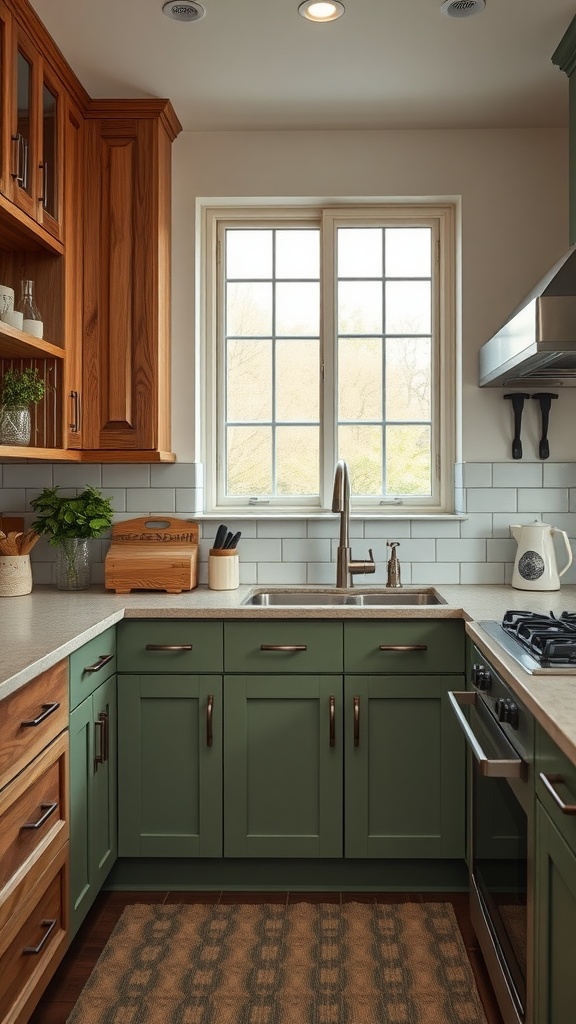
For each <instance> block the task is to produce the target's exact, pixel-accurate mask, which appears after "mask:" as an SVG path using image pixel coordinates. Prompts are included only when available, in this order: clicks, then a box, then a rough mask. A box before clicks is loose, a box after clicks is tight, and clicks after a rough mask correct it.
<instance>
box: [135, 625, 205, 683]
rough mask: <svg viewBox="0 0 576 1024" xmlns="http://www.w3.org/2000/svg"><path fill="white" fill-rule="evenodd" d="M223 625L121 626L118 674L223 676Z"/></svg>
mask: <svg viewBox="0 0 576 1024" xmlns="http://www.w3.org/2000/svg"><path fill="white" fill-rule="evenodd" d="M222 644H223V641H222V623H221V622H206V621H199V620H197V619H161V620H159V619H146V620H141V619H140V620H138V622H127V621H126V620H124V621H123V622H120V623H119V624H118V671H119V672H131V673H140V672H154V673H155V674H156V675H158V674H159V673H162V672H193V673H194V672H221V671H222V663H223V653H222Z"/></svg>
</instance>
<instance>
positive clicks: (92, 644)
mask: <svg viewBox="0 0 576 1024" xmlns="http://www.w3.org/2000/svg"><path fill="white" fill-rule="evenodd" d="M115 672H116V626H111V627H110V629H107V630H105V631H104V633H101V634H100V636H96V637H94V639H93V640H89V641H88V643H87V644H84V645H83V646H82V647H80V648H79V650H77V651H74V653H73V654H71V655H70V710H72V709H73V708H75V707H78V704H81V703H82V701H83V700H84V699H85V698H86V697H89V696H90V694H91V693H93V692H94V690H95V689H96V688H97V687H98V686H100V683H103V682H104V680H105V679H109V677H110V676H113V675H114V673H115Z"/></svg>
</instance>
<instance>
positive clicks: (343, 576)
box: [332, 459, 376, 587]
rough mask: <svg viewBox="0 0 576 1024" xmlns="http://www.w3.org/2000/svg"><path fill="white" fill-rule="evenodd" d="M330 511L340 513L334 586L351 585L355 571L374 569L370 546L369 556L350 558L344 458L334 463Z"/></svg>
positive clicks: (347, 490)
mask: <svg viewBox="0 0 576 1024" xmlns="http://www.w3.org/2000/svg"><path fill="white" fill-rule="evenodd" d="M332 511H333V512H339V513H340V542H339V544H338V551H337V553H336V586H337V587H351V586H352V585H353V576H354V575H355V574H356V573H370V572H375V571H376V564H375V562H374V555H373V554H372V548H369V549H368V552H369V555H370V558H369V559H366V560H365V561H362V562H357V561H354V560H353V559H352V551H351V548H350V477H349V475H348V466H347V465H346V463H345V462H344V459H339V460H338V462H337V463H336V471H335V473H334V491H333V494H332Z"/></svg>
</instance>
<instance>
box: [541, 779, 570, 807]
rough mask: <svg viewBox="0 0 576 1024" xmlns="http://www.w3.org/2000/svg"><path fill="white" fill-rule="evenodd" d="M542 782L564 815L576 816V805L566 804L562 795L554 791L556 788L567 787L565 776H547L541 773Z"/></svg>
mask: <svg viewBox="0 0 576 1024" xmlns="http://www.w3.org/2000/svg"><path fill="white" fill-rule="evenodd" d="M540 780H541V782H542V783H543V784H544V785H545V787H546V789H547V790H548V792H549V793H550V796H551V797H552V799H553V801H554V803H555V804H556V805H557V806H558V807H559V808H560V810H561V811H562V814H576V804H565V803H564V801H563V799H562V797H561V796H560V794H559V793H557V792H556V790H555V789H554V786H558V785H562V784H563V785H566V780H565V778H564V776H563V775H545V774H544V772H540Z"/></svg>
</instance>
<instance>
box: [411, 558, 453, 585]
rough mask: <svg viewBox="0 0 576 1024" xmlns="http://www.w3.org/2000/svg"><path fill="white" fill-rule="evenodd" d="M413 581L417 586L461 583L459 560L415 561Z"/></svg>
mask: <svg viewBox="0 0 576 1024" xmlns="http://www.w3.org/2000/svg"><path fill="white" fill-rule="evenodd" d="M412 583H413V584H414V585H415V586H424V585H425V586H434V584H440V583H460V566H459V564H458V562H420V563H418V562H415V563H414V564H413V565H412Z"/></svg>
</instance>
